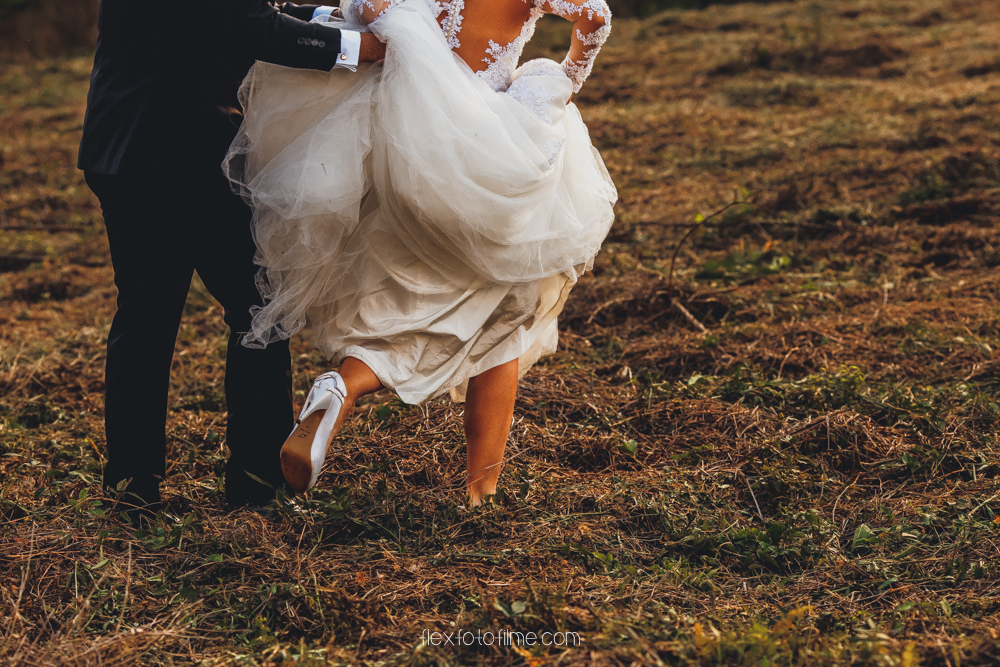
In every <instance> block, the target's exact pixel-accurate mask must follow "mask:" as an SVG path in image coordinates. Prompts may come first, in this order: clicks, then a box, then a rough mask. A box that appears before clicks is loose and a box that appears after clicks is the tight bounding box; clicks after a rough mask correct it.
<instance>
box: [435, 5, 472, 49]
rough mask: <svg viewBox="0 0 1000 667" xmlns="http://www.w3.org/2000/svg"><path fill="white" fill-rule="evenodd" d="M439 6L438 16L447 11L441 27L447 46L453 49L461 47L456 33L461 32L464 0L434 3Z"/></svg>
mask: <svg viewBox="0 0 1000 667" xmlns="http://www.w3.org/2000/svg"><path fill="white" fill-rule="evenodd" d="M435 4H438V5H440V6H441V9H440V11H438V16H440V15H441V14H443V13H444V12H445V11H447V12H448V14H447V16H445V19H444V22H443V23H442V24H441V29H442V30H444V36H445V37H446V38H447V39H448V46H450V47H451V48H452V50H454V49H458V48H461V46H462V43H461V42H460V41H458V33H460V32H462V10H463V9H465V0H451V2H442V3H435Z"/></svg>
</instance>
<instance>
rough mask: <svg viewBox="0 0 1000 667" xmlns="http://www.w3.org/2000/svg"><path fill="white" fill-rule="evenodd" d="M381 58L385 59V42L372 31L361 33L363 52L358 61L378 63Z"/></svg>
mask: <svg viewBox="0 0 1000 667" xmlns="http://www.w3.org/2000/svg"><path fill="white" fill-rule="evenodd" d="M380 60H385V44H383V43H382V42H380V41H378V38H377V37H376V36H375V35H373V34H371V33H370V32H363V33H361V52H360V54H359V56H358V61H359V62H367V63H377V62H378V61H380Z"/></svg>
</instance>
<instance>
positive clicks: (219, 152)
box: [78, 0, 385, 515]
mask: <svg viewBox="0 0 1000 667" xmlns="http://www.w3.org/2000/svg"><path fill="white" fill-rule="evenodd" d="M332 11H333V9H332V8H330V7H319V6H315V5H313V6H296V5H293V4H284V5H280V6H275V5H273V4H271V3H270V2H268V1H267V0H204V1H203V2H197V3H192V2H176V1H174V0H169V1H168V0H101V3H100V14H99V18H98V31H99V32H98V38H97V54H96V57H95V59H94V70H93V73H92V75H91V80H90V93H89V95H88V97H87V113H86V118H85V120H84V127H83V140H82V142H81V144H80V156H79V162H78V167H79V168H80V169H83V170H84V176H85V178H86V181H87V184H88V185H89V186H90V188H91V189H92V190H93V191H94V193H95V194H96V195H97V197H98V199H100V202H101V209H102V211H103V214H104V222H105V226H106V229H107V234H108V242H109V245H110V248H111V262H112V265H113V267H114V272H115V285H116V286H117V288H118V310H117V312H116V313H115V317H114V321H113V323H112V325H111V332H110V334H109V336H108V352H107V366H106V389H105V430H106V433H107V442H108V461H107V464H106V466H105V468H104V487H105V489H106V490H109V491H115V490H119V491H120V490H122V489H124V490H125V491H126V495H125V496H124V497H123V498H122V499H123V501H124V502H125V503H126V504H129V505H136V506H138V507H140V508H143V509H144V510H145V511H146V512H147V515H148V511H149V510H155V509H156V508H157V506H158V505H159V503H160V488H159V487H160V482H161V480H162V479H163V477H164V475H165V472H166V471H165V457H166V437H165V435H164V431H165V428H166V417H167V388H168V384H169V377H170V365H171V360H172V356H173V348H174V343H175V340H176V337H177V331H178V327H179V324H180V318H181V313H182V311H183V308H184V303H185V301H186V298H187V292H188V289H189V287H190V283H191V279H192V275H193V272H194V271H197V272H198V275H199V276H200V277H201V279H202V281H203V282H204V283H205V286H206V287H207V288H208V290H209V292H211V293H212V295H213V296H214V297H215V298H216V299H218V300H219V302H220V303H221V304H222V306H223V308H224V310H225V315H224V319H225V322H226V324H227V325H229V330H230V335H229V345H228V349H227V352H226V380H225V393H226V404H227V407H228V410H229V422H228V429H227V431H226V443H227V444H228V446H229V450H230V452H231V456H230V459H229V461H228V463H227V464H226V487H225V488H226V500H227V502H228V504H229V505H230V506H231V507H232V506H241V505H264V504H267V503H268V502H270V501H271V500H273V499H274V493H275V489H277V488H279V487H281V486H283V485H284V481H285V480H284V477H283V476H282V473H281V468H280V464H279V452H280V449H281V445H282V443H283V442H284V440H285V438H286V437H287V436H288V433H289V431H290V430H291V428H292V425H293V421H294V418H293V413H292V395H291V390H292V383H291V377H292V376H291V358H290V355H289V351H288V345H287V342H285V343H275V344H272V345H269V346H268V347H267V348H266V349H263V350H251V349H247V348H245V347H243V346H241V345H240V335H241V332H246V331H248V330H249V328H250V310H251V308H253V307H254V306H257V305H260V303H261V299H260V295H259V293H258V291H257V287H256V284H255V276H256V272H257V267H256V266H255V264H254V262H253V258H254V252H255V248H254V242H253V239H252V237H251V232H250V210H249V209H248V208H247V206H246V205H245V204H244V203H243V201H242V200H241V199H240V198H239V197H238V196H236V195H234V194H233V193H232V192H231V191H230V188H229V183H228V181H227V180H226V179H225V177H224V176H223V175H222V171H221V168H220V164H221V162H222V159H223V157H224V156H225V154H226V151H227V149H228V147H229V144H230V142H231V141H232V140H233V138H234V137H235V135H236V131H237V129H238V128H239V125H240V121H241V118H242V116H241V112H240V109H239V103H238V101H237V90H238V88H239V86H240V83H241V82H242V80H243V78H244V77H245V76H246V74H247V72H248V71H249V68H250V66H251V65H252V64H253V61H254V60H255V59H258V60H265V61H268V62H272V63H277V64H280V65H286V66H290V67H300V68H311V69H318V70H330V69H332V68H334V67H340V66H344V67H350V68H352V69H353V67H354V66H355V65H357V63H358V62H359V61H377V60H380V59H381V58H383V57H384V54H385V50H384V46H383V45H382V44H381V43H380V42H378V40H376V39H375V38H374V37H372V36H371V35H370V34H361V33H357V32H352V31H347V30H344V31H340V30H337V29H334V28H331V27H329V26H326V25H322V24H320V23H308V21H309V20H310V19H312V18H314V17H315V16H318V15H320V14H330V13H331V12H332Z"/></svg>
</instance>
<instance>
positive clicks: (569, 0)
mask: <svg viewBox="0 0 1000 667" xmlns="http://www.w3.org/2000/svg"><path fill="white" fill-rule="evenodd" d="M534 2H535V6H536V7H540V8H541V9H542V10H543V11H545V12H548V13H550V14H556V15H557V16H561V17H563V18H564V19H567V20H568V21H572V22H573V23H574V26H575V29H574V31H573V41H572V44H571V45H570V50H569V53H568V54H566V58H565V59H564V60H563V62H562V66H563V70H564V71H565V72H566V76H568V77H569V78H570V80H571V81H572V82H573V92H574V93H578V92H580V88H581V87H582V86H583V82H584V81H586V80H587V77H588V76H590V73H591V71H593V69H594V60H595V59H596V58H597V54H598V52H600V50H601V47H602V46H604V42H606V41H607V39H608V35H610V34H611V9H610V8H609V7H608V3H607V2H605V0H534Z"/></svg>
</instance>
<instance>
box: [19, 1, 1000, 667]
mask: <svg viewBox="0 0 1000 667" xmlns="http://www.w3.org/2000/svg"><path fill="white" fill-rule="evenodd" d="M567 44H568V32H567V28H566V25H565V24H562V23H559V22H557V21H553V22H551V23H550V22H546V23H544V24H543V25H542V26H541V28H540V29H539V34H538V37H537V39H536V41H535V42H533V44H532V45H531V46H530V51H531V53H529V54H527V55H528V56H529V57H531V56H538V55H547V56H556V55H559V57H561V53H562V51H563V50H564V49H565V47H566V45H567ZM90 64H91V57H90V56H89V55H86V54H85V55H81V56H77V57H66V58H59V59H49V60H17V59H8V60H5V61H4V62H3V63H2V64H0V127H2V132H0V169H2V172H0V197H2V202H0V658H2V659H3V660H5V661H7V662H8V664H12V665H49V664H72V665H78V664H79V665H90V664H104V663H113V664H152V665H174V664H190V663H200V664H205V665H223V664H240V665H278V664H306V665H312V664H324V663H343V664H367V665H377V664H410V665H425V664H426V665H430V664H442V665H444V664H470V663H472V664H477V663H481V664H504V665H521V664H525V665H542V664H561V665H570V664H601V665H621V664H670V665H673V664H682V665H716V664H719V665H721V664H725V665H748V666H749V665H848V664H851V665H905V666H913V665H918V664H920V665H947V666H948V667H958V666H959V665H988V664H997V663H998V661H1000V629H998V628H1000V589H998V577H1000V552H998V544H1000V483H998V476H1000V458H998V445H1000V442H998V437H997V433H998V428H997V426H998V414H1000V363H998V355H997V348H998V346H1000V320H998V315H1000V306H998V299H1000V270H998V266H1000V113H998V112H1000V107H998V105H1000V13H998V12H997V11H996V3H995V2H993V1H991V0H978V1H977V0H971V1H963V2H960V1H957V0H956V1H941V0H893V1H889V0H828V1H826V2H807V1H803V2H788V3H777V4H770V5H756V4H743V5H734V6H726V7H713V8H710V9H706V10H701V11H669V12H665V13H662V14H658V15H656V16H653V17H650V18H647V19H628V20H624V19H623V20H618V21H616V24H615V29H614V32H613V35H612V38H611V41H610V42H609V43H608V46H607V47H606V48H605V50H604V52H603V53H602V55H601V57H600V58H599V60H598V65H597V67H596V69H595V72H594V75H593V77H592V79H591V80H590V81H589V82H588V83H587V85H586V86H585V87H584V89H583V91H582V92H581V94H580V95H579V97H578V100H577V103H578V104H579V106H580V108H581V111H582V113H583V115H584V117H585V119H586V120H587V122H588V124H589V126H590V128H591V134H592V137H593V140H594V143H595V145H596V146H597V148H598V149H599V150H600V151H601V153H602V155H603V156H604V158H605V160H606V162H607V165H608V168H609V170H610V172H611V174H612V176H613V178H614V180H615V182H616V183H617V184H618V187H619V190H620V202H619V204H618V206H617V216H618V219H617V221H616V223H615V226H614V228H613V229H612V232H611V236H610V237H609V239H608V242H607V244H606V246H605V248H604V250H603V252H602V254H601V255H600V257H599V259H598V261H597V264H596V266H595V268H594V271H593V273H592V274H590V275H589V276H587V277H586V278H585V279H584V280H583V281H582V282H581V283H580V284H579V285H578V286H577V288H576V289H575V291H574V292H573V294H572V296H571V297H570V301H569V304H568V306H567V309H566V311H565V313H564V315H563V317H562V318H561V327H560V328H561V332H562V333H561V336H562V338H561V345H560V349H559V352H558V354H556V355H554V356H552V357H550V358H548V359H546V360H545V361H544V362H543V363H541V364H540V365H539V366H537V367H536V368H535V369H534V370H533V371H532V372H531V373H530V374H529V375H528V376H527V377H526V378H525V379H524V380H523V381H522V384H521V389H520V396H519V400H518V405H517V412H516V424H515V429H514V434H513V436H512V439H511V442H510V446H509V450H508V451H509V456H508V462H507V464H506V467H505V468H504V472H503V475H502V477H501V486H502V492H501V494H500V495H499V496H498V498H497V503H496V504H495V505H494V506H491V507H488V508H486V509H483V510H476V511H472V512H469V511H465V510H463V509H461V508H460V507H459V505H461V503H462V496H461V491H462V481H463V475H464V465H465V455H464V444H463V436H462V427H461V405H460V404H450V403H448V402H447V401H439V402H435V403H433V404H432V405H430V406H428V407H426V408H424V409H421V408H417V407H412V406H407V405H404V404H402V403H400V402H399V401H398V400H396V399H395V398H394V397H392V396H391V395H389V394H387V393H384V394H380V395H377V396H376V397H375V398H374V399H373V400H371V401H368V402H366V403H365V404H364V405H362V406H361V407H360V409H359V410H358V415H357V417H356V418H355V419H354V420H353V421H352V422H351V424H350V425H349V426H348V427H347V429H346V431H345V432H344V434H343V436H341V437H340V438H339V439H338V440H337V441H336V442H335V443H334V445H333V448H332V454H331V455H330V457H329V459H328V466H327V469H326V470H325V472H324V474H323V475H322V476H321V477H320V482H319V485H318V488H317V489H316V490H315V491H313V492H310V493H309V494H307V495H306V496H305V497H301V498H298V499H296V500H295V502H294V504H293V505H291V506H290V507H288V508H287V509H284V510H281V511H280V512H279V513H278V515H277V516H275V517H271V518H266V517H262V516H260V515H259V514H255V513H251V512H245V511H241V512H235V513H227V512H226V511H224V509H223V506H222V493H221V485H220V482H219V475H220V472H221V470H222V466H223V462H224V460H225V457H226V450H225V441H224V438H223V435H222V434H223V433H224V426H225V405H224V399H223V393H222V386H223V385H222V382H223V359H224V351H225V344H226V332H225V328H224V325H223V323H222V320H221V313H220V310H219V307H218V305H217V304H216V303H215V302H214V301H213V300H212V299H211V297H210V296H208V294H207V293H206V291H205V289H204V287H203V286H201V284H200V283H197V282H196V284H195V285H194V286H193V288H192V291H191V295H190V298H189V301H188V305H187V309H186V314H185V320H184V323H183V326H182V329H181V331H180V335H179V341H178V347H177V353H176V356H175V359H174V369H173V376H172V377H173V380H172V387H171V399H170V412H169V422H168V439H169V449H170V457H169V473H168V474H169V479H168V480H167V483H166V486H165V494H166V495H167V496H169V498H170V500H169V504H168V512H166V513H164V515H163V516H162V517H161V518H160V521H159V522H158V524H157V525H156V526H155V527H154V528H153V529H151V530H148V531H138V532H137V531H136V530H134V529H132V528H130V527H129V526H127V525H126V524H124V523H123V522H122V521H121V520H120V519H119V518H118V517H115V516H111V515H110V513H106V512H105V509H104V506H103V505H102V500H101V498H100V476H99V474H100V469H101V465H102V461H103V456H104V453H103V450H104V441H103V431H102V392H103V377H102V376H103V365H104V350H103V345H104V342H105V338H106V336H107V332H108V328H109V325H110V321H111V317H112V314H113V312H114V298H115V289H114V286H113V283H112V270H111V268H110V266H109V258H108V251H107V242H106V239H105V236H104V232H103V228H102V224H101V218H100V211H99V208H98V206H97V203H96V201H95V199H94V198H93V196H92V195H91V194H90V192H89V190H88V189H87V188H86V186H85V184H84V183H83V179H82V177H81V174H80V173H79V172H77V171H76V170H75V169H74V162H75V154H76V146H77V142H78V140H79V134H80V128H81V123H82V117H83V109H84V103H85V96H86V91H87V77H88V74H89V68H90ZM293 352H294V359H295V366H296V367H295V371H296V394H297V401H298V402H301V400H302V399H303V398H304V395H305V390H306V389H307V388H308V386H309V383H310V380H311V377H313V376H314V375H315V374H316V373H318V372H320V371H321V370H325V369H326V365H325V362H324V360H323V358H322V357H321V356H319V355H318V354H317V353H316V352H315V351H313V350H312V349H311V348H310V347H309V346H308V345H307V344H306V343H305V342H303V341H302V340H297V341H296V342H295V343H294V347H293ZM425 630H427V631H429V632H454V631H456V630H462V631H465V632H472V633H476V632H477V631H493V632H497V631H501V630H510V631H518V632H536V633H537V634H538V635H541V633H543V632H551V633H569V634H562V635H550V636H549V637H550V640H552V641H553V642H555V641H558V638H559V637H561V638H562V641H563V643H565V642H569V644H570V645H569V646H566V645H561V646H560V645H555V644H554V643H553V644H550V645H546V646H542V645H537V646H501V645H498V644H497V643H496V642H494V643H493V645H482V644H474V645H461V646H457V645H438V646H435V645H433V644H430V643H425V642H423V641H422V633H423V632H424V631H425ZM572 633H578V634H572ZM470 636H471V635H470ZM480 636H481V635H480ZM577 638H579V640H580V642H579V644H578V645H572V644H573V643H574V642H576V639H577Z"/></svg>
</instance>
